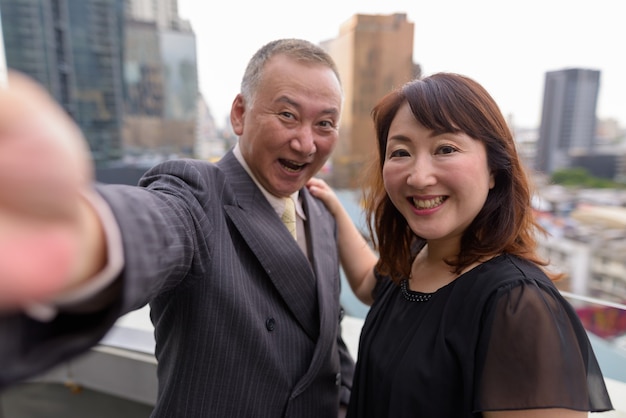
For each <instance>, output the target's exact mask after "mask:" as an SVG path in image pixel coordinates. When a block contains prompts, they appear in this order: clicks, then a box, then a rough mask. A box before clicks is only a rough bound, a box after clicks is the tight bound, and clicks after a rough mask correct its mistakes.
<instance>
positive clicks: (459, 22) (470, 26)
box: [178, 0, 626, 127]
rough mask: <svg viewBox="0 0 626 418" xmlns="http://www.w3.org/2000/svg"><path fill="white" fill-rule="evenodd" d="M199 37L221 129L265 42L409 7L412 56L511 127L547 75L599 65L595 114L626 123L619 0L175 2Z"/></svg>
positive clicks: (624, 33)
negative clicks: (469, 86) (446, 74)
mask: <svg viewBox="0 0 626 418" xmlns="http://www.w3.org/2000/svg"><path fill="white" fill-rule="evenodd" d="M178 1H179V14H180V16H181V17H183V18H185V19H189V20H190V21H191V24H192V27H193V30H194V32H195V34H196V42H197V53H198V71H199V79H200V90H201V92H202V94H203V95H204V97H205V99H206V101H207V103H208V104H209V107H210V109H211V112H212V113H213V116H214V118H215V119H216V122H217V123H218V125H220V126H223V120H224V118H225V117H226V115H227V114H228V112H229V111H230V105H231V103H232V100H233V98H234V96H235V95H236V94H237V93H238V91H239V82H240V80H241V76H242V74H243V70H244V67H245V65H246V64H247V61H248V59H249V58H250V57H251V56H252V54H254V52H255V51H256V50H257V49H258V48H259V47H260V46H262V45H263V44H265V43H266V42H269V41H271V40H273V39H277V38H287V37H296V38H303V39H307V40H309V41H312V42H315V43H319V42H321V41H324V40H326V39H330V38H334V37H336V36H337V35H338V33H339V27H340V25H341V24H342V23H344V22H345V21H347V20H348V19H349V18H350V17H352V16H353V15H354V14H357V13H362V14H391V13H406V14H407V18H408V20H409V21H410V22H413V23H414V24H415V40H414V51H413V60H414V61H415V62H416V63H419V64H420V65H421V66H422V71H423V73H424V74H425V75H428V74H432V73H435V72H438V71H452V72H457V73H461V74H465V75H467V76H470V77H472V78H474V79H475V80H477V81H478V82H480V83H481V84H483V86H485V87H486V88H487V90H489V92H490V93H491V94H492V95H493V97H494V98H495V100H496V101H497V102H498V104H499V105H500V108H501V109H502V111H503V113H504V114H505V115H506V116H507V117H508V116H512V117H513V120H514V123H515V125H517V126H522V127H537V126H538V125H539V123H540V120H541V105H542V99H543V85H544V78H545V73H546V71H553V70H560V69H564V68H571V67H578V68H588V69H595V70H600V71H601V72H602V73H601V76H600V94H599V98H598V109H597V110H598V112H597V113H598V117H600V118H614V119H617V120H618V121H619V122H620V124H621V125H622V126H624V125H626V55H625V54H626V47H625V42H626V21H625V20H626V18H625V15H624V12H623V11H622V7H623V6H622V4H623V1H622V0H594V1H581V0H524V1H505V0H471V1H468V0H378V1H374V0H312V1H308V2H298V1H292V2H285V1H277V0H263V1H260V0H220V1H214V0H211V1H208V0H178Z"/></svg>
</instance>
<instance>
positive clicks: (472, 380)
mask: <svg viewBox="0 0 626 418" xmlns="http://www.w3.org/2000/svg"><path fill="white" fill-rule="evenodd" d="M374 292H375V294H374V296H375V300H374V304H373V305H372V307H371V309H370V312H369V313H368V315H367V318H366V320H365V324H364V326H363V330H362V333H361V339H360V343H359V355H358V361H357V368H356V374H355V377H354V383H353V385H354V386H353V388H352V397H351V400H350V406H349V410H348V418H366V417H371V418H385V417H389V418H403V417H425V418H444V417H450V418H459V417H480V416H481V413H480V412H481V411H488V410H518V409H528V408H550V407H558V408H569V409H575V410H581V411H606V410H610V409H612V406H611V401H610V399H609V395H608V392H607V390H606V387H605V385H604V379H603V377H602V373H601V371H600V367H599V366H598V362H597V360H596V358H595V355H594V353H593V351H592V348H591V344H590V343H589V339H588V338H587V334H586V331H585V329H584V328H583V326H582V324H581V322H580V320H579V319H578V316H577V315H576V312H575V311H574V309H573V308H572V307H571V306H570V304H569V303H568V302H567V301H566V300H565V299H564V298H563V297H562V296H561V294H560V293H559V292H558V290H557V289H556V288H555V286H554V285H553V284H552V282H551V281H550V279H549V278H548V277H547V276H546V275H545V274H544V273H543V272H542V271H541V270H540V269H539V268H537V267H536V266H535V265H533V264H531V263H529V262H527V261H524V260H521V259H519V258H517V257H514V256H510V255H502V256H499V257H495V258H493V259H491V260H489V261H488V262H486V263H484V264H482V265H480V266H478V267H476V268H474V269H473V270H470V271H469V272H467V273H465V274H463V275H462V276H460V277H459V278H457V279H456V280H455V281H453V282H452V283H450V284H448V285H447V286H444V287H443V288H441V289H439V290H438V291H437V292H435V293H432V294H423V293H419V292H413V291H411V290H409V289H407V288H405V291H403V290H402V288H401V287H400V286H396V285H395V284H394V283H393V282H392V281H391V280H390V279H389V278H388V277H379V278H378V284H377V286H376V289H375V291H374ZM428 295H431V296H428ZM423 299H427V300H423Z"/></svg>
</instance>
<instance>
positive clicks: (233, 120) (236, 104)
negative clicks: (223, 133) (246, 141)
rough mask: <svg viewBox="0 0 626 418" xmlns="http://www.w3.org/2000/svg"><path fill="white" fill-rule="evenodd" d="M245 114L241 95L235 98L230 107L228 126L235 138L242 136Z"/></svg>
mask: <svg viewBox="0 0 626 418" xmlns="http://www.w3.org/2000/svg"><path fill="white" fill-rule="evenodd" d="M245 113H246V106H245V102H244V99H243V96H242V95H241V94H238V95H237V96H235V100H233V104H232V106H231V107H230V124H231V126H232V127H233V132H234V133H235V135H237V136H241V134H243V125H244V116H245Z"/></svg>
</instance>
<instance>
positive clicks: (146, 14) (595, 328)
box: [0, 0, 626, 417]
mask: <svg viewBox="0 0 626 418" xmlns="http://www.w3.org/2000/svg"><path fill="white" fill-rule="evenodd" d="M198 1H201V0H198ZM0 14H1V18H2V35H3V38H4V50H5V57H6V63H7V67H8V68H10V69H14V70H18V71H21V72H24V73H26V74H28V75H29V76H31V77H33V78H34V79H36V80H37V81H38V82H40V83H41V84H42V85H43V86H45V87H46V88H47V89H48V91H49V92H50V94H51V95H52V96H53V97H54V98H55V99H56V100H57V101H58V103H59V104H60V105H61V106H63V108H64V109H65V110H66V111H67V113H68V114H69V115H70V116H71V117H72V118H73V119H74V120H75V121H76V123H77V124H78V125H79V126H80V127H81V129H82V131H83V133H84V135H85V138H86V140H87V141H88V143H89V146H90V149H91V152H92V156H93V159H94V161H95V163H96V177H97V180H98V181H101V182H105V183H125V184H136V182H137V180H138V179H139V177H140V176H141V174H143V173H144V172H145V171H146V170H147V169H148V168H149V167H151V166H152V165H154V164H156V163H158V162H160V161H164V160H167V159H170V158H177V157H192V158H198V159H203V160H208V161H216V160H218V159H219V158H220V157H221V156H222V155H223V154H224V153H225V152H226V151H227V150H228V149H229V148H230V147H232V146H233V144H234V143H235V141H236V137H235V136H234V135H233V133H232V131H231V129H230V126H229V125H228V121H227V120H224V121H216V120H215V119H214V117H213V115H212V112H211V109H210V108H209V106H208V104H207V101H206V100H205V99H206V98H205V97H203V95H202V94H201V93H200V89H199V80H198V64H197V62H198V60H197V50H198V48H199V47H201V45H198V43H197V39H196V36H195V34H194V29H193V27H192V26H191V24H190V22H189V21H188V20H186V19H183V18H181V17H180V16H179V14H178V3H177V0H0ZM414 29H415V23H414V22H412V21H410V20H409V19H408V18H407V14H406V13H402V12H398V13H392V14H384V15H383V14H358V13H356V14H354V15H353V16H350V17H348V19H347V20H346V21H345V23H343V24H342V25H341V27H339V28H337V30H338V32H337V33H338V35H337V36H336V37H334V38H331V39H327V40H324V41H322V42H321V45H322V46H323V47H324V48H325V49H326V50H327V51H329V53H330V54H331V55H332V56H333V57H334V58H335V60H336V61H337V64H338V67H339V70H340V74H341V77H342V82H343V86H344V90H345V96H346V100H345V108H344V112H343V116H342V120H341V126H340V130H339V132H340V140H339V143H338V145H337V148H336V149H335V151H334V153H333V155H332V157H331V158H330V160H329V162H328V163H327V165H326V166H325V167H324V169H323V170H322V172H321V173H320V176H322V177H324V178H325V179H326V180H327V181H328V182H329V183H330V184H331V185H333V186H334V187H335V188H336V189H337V190H338V192H339V195H340V196H341V199H342V200H343V202H344V204H345V205H346V207H348V209H349V211H350V212H351V214H352V215H353V219H354V220H355V221H356V222H357V223H358V224H359V225H360V226H361V227H362V228H363V231H364V233H365V231H366V228H365V223H364V219H363V218H362V213H361V210H360V205H359V200H360V192H359V184H360V183H359V182H360V177H359V176H360V175H361V174H362V170H363V166H364V165H365V164H366V163H367V162H368V161H369V160H370V159H371V158H372V156H373V154H372V152H373V151H374V150H375V147H374V144H375V138H374V136H375V134H374V130H373V125H372V122H371V117H370V111H371V109H372V107H373V105H374V103H375V102H376V101H377V100H378V99H379V98H380V97H382V96H383V95H384V94H385V93H387V92H388V91H389V90H391V89H392V88H394V87H397V86H399V85H401V84H403V83H404V82H406V81H409V80H411V79H412V78H415V77H420V76H421V75H422V65H421V63H420V61H419V57H416V56H414V41H415V39H414ZM259 46H260V45H259ZM233 53H234V54H236V53H237V52H236V51H233ZM238 70H243V69H238ZM601 79H602V71H601V70H599V69H595V68H554V69H553V70H551V71H547V72H546V73H545V82H544V91H543V102H542V108H541V122H540V125H539V126H537V127H519V126H516V125H515V123H514V118H513V116H512V115H511V117H510V120H509V122H510V128H511V130H512V132H513V133H514V137H515V140H516V143H517V146H518V150H519V152H520V154H521V155H522V157H523V159H524V162H525V164H526V166H527V168H528V170H529V173H531V175H532V177H533V180H534V184H535V186H536V191H535V195H534V201H533V202H534V209H535V212H536V216H537V217H538V219H539V221H540V223H541V224H542V225H543V226H544V227H545V229H546V230H547V231H548V233H549V234H548V236H546V237H540V247H541V251H542V253H543V254H544V255H545V256H546V257H548V258H549V259H550V261H551V263H552V264H551V268H553V269H556V270H559V271H562V272H565V273H566V274H567V275H566V279H564V280H563V281H561V282H559V283H558V286H559V287H560V289H561V290H562V291H563V292H564V294H565V295H566V296H567V297H568V298H570V301H571V302H572V304H574V306H575V307H576V308H577V310H578V312H579V315H580V316H581V319H582V320H583V322H584V324H585V325H586V327H587V329H588V331H589V333H590V335H591V337H592V338H593V341H594V344H595V345H596V350H598V352H599V353H601V354H602V359H601V360H602V362H603V371H604V372H605V373H606V375H607V377H609V378H613V379H616V380H618V381H622V382H626V310H624V308H626V307H625V306H624V304H625V303H626V239H625V238H626V129H625V128H624V126H623V123H624V122H626V121H618V120H615V119H599V118H598V117H597V114H596V109H597V103H598V95H599V93H600V87H601ZM625 93H626V92H625ZM625 97H626V96H625ZM625 105H626V103H625ZM217 122H219V123H217ZM342 302H343V303H344V305H345V307H346V311H347V313H348V314H349V315H351V316H354V317H357V318H363V317H364V316H365V315H366V314H367V307H365V306H363V305H360V304H359V303H358V302H357V301H356V299H354V297H353V296H352V295H351V294H350V291H349V287H348V286H347V284H345V283H344V292H343V295H342ZM624 396H625V397H626V393H625V394H624ZM1 416H2V410H1V405H0V417H1ZM8 416H9V415H7V417H8ZM94 416H95V415H94ZM117 416H121V415H117Z"/></svg>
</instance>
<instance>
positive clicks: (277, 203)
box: [233, 142, 306, 219]
mask: <svg viewBox="0 0 626 418" xmlns="http://www.w3.org/2000/svg"><path fill="white" fill-rule="evenodd" d="M233 154H234V155H235V158H236V159H237V161H239V163H240V164H241V166H242V167H243V168H244V170H246V172H247V173H248V174H249V175H250V178H252V180H253V181H254V184H256V185H257V187H258V188H259V190H261V192H262V193H263V196H265V198H266V199H267V201H268V202H269V203H270V205H272V208H273V209H274V211H276V214H278V216H282V214H283V212H284V211H285V202H284V201H283V198H282V197H278V196H274V195H273V194H271V193H270V192H268V191H267V190H266V189H265V187H263V186H262V185H261V183H259V181H258V180H257V178H256V177H255V176H254V174H253V173H252V170H250V166H248V163H247V162H246V160H245V158H243V154H242V153H241V149H240V148H239V142H237V144H235V148H234V149H233ZM299 195H300V191H299V190H298V191H296V192H295V193H293V194H292V195H291V198H292V199H293V201H294V202H295V204H296V213H297V214H298V215H299V216H300V217H301V218H302V219H306V216H305V215H304V210H303V209H302V204H301V203H300V199H299V198H298V197H299Z"/></svg>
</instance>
